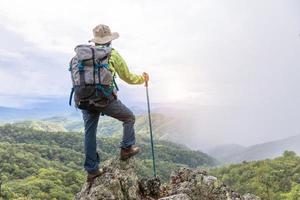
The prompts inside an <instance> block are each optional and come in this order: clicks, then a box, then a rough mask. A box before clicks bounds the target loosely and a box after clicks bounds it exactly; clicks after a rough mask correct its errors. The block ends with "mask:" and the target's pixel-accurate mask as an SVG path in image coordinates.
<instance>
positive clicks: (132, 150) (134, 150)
mask: <svg viewBox="0 0 300 200" xmlns="http://www.w3.org/2000/svg"><path fill="white" fill-rule="evenodd" d="M140 151H141V148H140V147H129V148H121V153H120V159H121V160H127V159H128V158H130V157H132V156H134V155H136V154H138V153H139V152H140Z"/></svg>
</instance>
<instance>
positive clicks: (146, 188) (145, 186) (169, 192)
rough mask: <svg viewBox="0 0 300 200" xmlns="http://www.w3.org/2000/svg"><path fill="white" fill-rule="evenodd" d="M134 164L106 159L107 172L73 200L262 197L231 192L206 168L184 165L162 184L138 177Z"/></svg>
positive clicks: (250, 199)
mask: <svg viewBox="0 0 300 200" xmlns="http://www.w3.org/2000/svg"><path fill="white" fill-rule="evenodd" d="M135 166H136V164H135V160H134V159H130V160H127V161H120V160H119V159H117V158H114V159H110V160H108V161H106V162H105V163H104V164H103V170H104V171H105V173H104V174H103V175H102V176H100V177H98V178H96V179H95V181H94V183H93V184H92V185H89V184H88V183H85V184H84V186H83V188H82V190H81V192H79V193H78V194H77V195H76V196H75V198H74V200H157V199H159V200H260V198H258V197H256V196H254V195H251V194H246V195H240V194H238V193H236V192H234V191H232V190H231V189H230V188H228V187H227V186H226V185H224V184H223V183H222V182H220V181H219V180H218V179H217V178H215V177H213V176H210V175H208V174H207V172H206V171H204V170H200V169H188V168H181V169H179V170H177V171H175V172H173V173H172V174H171V180H170V183H169V184H165V185H161V182H160V179H159V178H158V177H156V178H151V179H146V178H142V179H139V178H138V177H137V175H136V170H135Z"/></svg>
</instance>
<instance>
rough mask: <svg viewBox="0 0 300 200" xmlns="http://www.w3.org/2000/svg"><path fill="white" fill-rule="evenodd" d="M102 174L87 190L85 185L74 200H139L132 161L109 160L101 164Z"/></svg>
mask: <svg viewBox="0 0 300 200" xmlns="http://www.w3.org/2000/svg"><path fill="white" fill-rule="evenodd" d="M103 170H104V172H105V173H104V174H103V175H102V176H100V177H97V178H96V179H95V180H94V183H93V184H92V185H91V187H90V188H89V184H88V183H85V184H84V186H83V188H82V190H81V192H79V193H78V194H77V195H76V196H75V198H74V199H75V200H102V199H103V200H113V199H116V200H119V199H120V200H121V199H128V200H129V199H130V200H140V199H141V197H140V194H139V185H138V177H137V175H136V173H135V164H134V160H133V159H130V160H127V161H121V160H119V159H118V158H114V159H110V160H108V161H106V162H105V163H104V164H103Z"/></svg>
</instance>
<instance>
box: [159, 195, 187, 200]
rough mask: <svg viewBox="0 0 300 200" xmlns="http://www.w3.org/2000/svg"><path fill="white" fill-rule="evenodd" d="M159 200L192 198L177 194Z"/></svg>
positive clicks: (185, 199)
mask: <svg viewBox="0 0 300 200" xmlns="http://www.w3.org/2000/svg"><path fill="white" fill-rule="evenodd" d="M158 200H191V198H190V197H189V196H188V195H186V194H176V195H172V196H168V197H163V198H160V199H158Z"/></svg>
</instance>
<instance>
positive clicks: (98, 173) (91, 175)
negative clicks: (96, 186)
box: [86, 169, 104, 183]
mask: <svg viewBox="0 0 300 200" xmlns="http://www.w3.org/2000/svg"><path fill="white" fill-rule="evenodd" d="M102 174H104V170H103V169H99V170H98V171H96V172H94V173H88V175H87V179H86V181H87V182H89V183H91V182H93V181H94V179H95V178H97V177H98V176H101V175H102Z"/></svg>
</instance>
